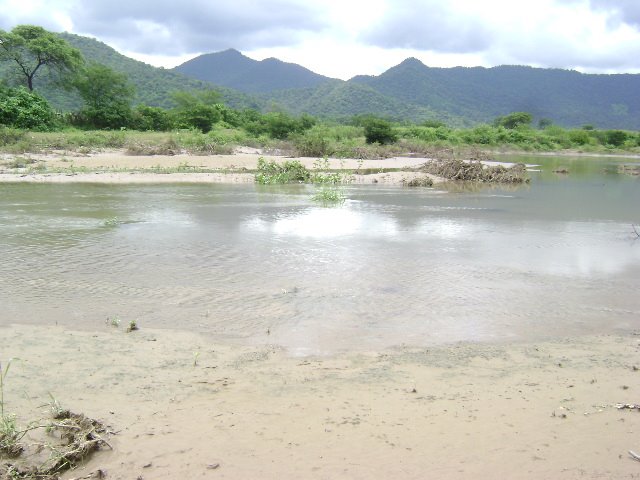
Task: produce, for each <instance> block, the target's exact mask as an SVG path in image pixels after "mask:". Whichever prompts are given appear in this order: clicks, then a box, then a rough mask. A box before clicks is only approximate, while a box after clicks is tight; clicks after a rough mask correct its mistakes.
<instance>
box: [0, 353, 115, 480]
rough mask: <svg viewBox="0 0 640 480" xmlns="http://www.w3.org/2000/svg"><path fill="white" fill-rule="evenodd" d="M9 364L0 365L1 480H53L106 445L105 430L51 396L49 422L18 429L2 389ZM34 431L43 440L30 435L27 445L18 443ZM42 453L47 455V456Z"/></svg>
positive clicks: (31, 424) (36, 423) (33, 423)
mask: <svg viewBox="0 0 640 480" xmlns="http://www.w3.org/2000/svg"><path fill="white" fill-rule="evenodd" d="M11 363H12V360H9V361H8V362H7V364H6V365H5V367H4V369H3V368H2V363H0V460H2V461H0V478H3V479H19V478H20V479H40V480H55V479H58V478H59V475H60V474H62V473H63V472H65V471H66V470H68V469H70V468H73V467H75V466H77V465H78V463H79V462H81V461H83V460H84V459H86V458H87V457H88V456H89V455H90V454H91V453H92V452H94V451H96V450H98V449H99V448H100V447H101V446H103V445H107V446H109V444H108V443H107V442H106V441H105V440H104V439H103V438H102V437H101V434H103V433H106V429H105V427H104V426H103V425H102V424H101V423H100V422H98V421H96V420H92V419H90V418H88V417H85V416H84V415H82V414H75V413H71V412H70V411H69V410H66V409H64V408H62V406H61V405H60V403H59V402H58V401H57V400H56V399H55V398H54V397H53V396H52V395H51V394H49V396H50V397H51V402H50V403H49V405H50V407H51V408H50V412H51V417H52V420H51V421H48V422H45V421H40V420H38V421H34V422H31V423H30V424H29V425H28V426H27V427H26V428H22V429H21V428H19V427H18V424H17V421H16V416H15V415H10V414H8V413H7V412H6V411H5V399H4V388H5V385H6V379H7V375H8V373H9V369H10V367H11ZM34 431H41V432H43V434H46V436H45V437H44V438H42V440H40V439H36V438H31V436H30V439H29V440H30V442H29V443H28V444H23V443H21V441H22V439H23V438H24V437H25V435H26V434H27V433H29V432H34ZM42 452H45V453H47V452H48V454H49V455H48V457H47V456H46V455H42ZM43 458H44V460H42V459H43ZM7 459H9V460H10V461H6V460H7ZM13 459H18V460H15V461H14V460H13Z"/></svg>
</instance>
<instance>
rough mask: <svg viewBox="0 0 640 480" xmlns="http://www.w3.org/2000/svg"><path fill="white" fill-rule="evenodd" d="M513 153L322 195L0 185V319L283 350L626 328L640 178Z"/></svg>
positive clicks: (606, 162) (610, 167)
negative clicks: (525, 172)
mask: <svg viewBox="0 0 640 480" xmlns="http://www.w3.org/2000/svg"><path fill="white" fill-rule="evenodd" d="M525 160H526V161H528V162H529V163H538V164H540V163H542V166H541V167H540V170H541V171H540V172H534V173H532V175H533V180H532V183H531V184H530V185H529V186H525V187H520V188H483V189H475V190H474V189H459V190H449V191H442V190H435V189H407V188H401V187H393V188H392V187H381V186H375V185H374V186H351V187H348V188H347V190H346V193H347V197H348V200H347V201H346V203H345V204H344V206H342V207H340V208H332V209H327V208H320V207H318V206H316V205H314V204H313V203H312V202H311V201H310V194H311V193H312V189H311V187H305V186H293V187H286V188H284V187H273V188H267V187H257V186H253V185H193V186H188V185H187V186H185V185H175V186H174V185H158V186H139V185H135V186H134V185H130V186H126V185H123V186H113V185H17V184H4V185H0V259H1V260H0V307H1V308H0V325H3V324H9V323H42V324H53V323H58V324H65V325H71V326H74V327H77V328H86V329H104V328H105V323H111V321H112V320H113V319H115V318H117V319H119V320H120V322H121V323H122V325H126V324H127V323H128V322H129V321H130V320H137V321H138V324H139V325H140V326H141V327H142V328H145V327H146V326H149V327H160V328H177V329H187V330H192V331H199V332H203V333H207V334H211V335H212V336H213V338H214V340H215V339H216V338H217V339H224V340H226V341H232V342H238V343H248V344H254V343H274V344H278V345H282V346H284V347H286V348H288V349H289V350H290V351H291V352H292V353H296V354H307V353H329V352H335V351H339V350H353V349H376V348H380V347H384V346H390V345H397V344H401V343H405V344H417V345H429V344H438V343H445V342H452V341H460V340H471V341H503V340H513V339H531V338H541V339H542V338H549V337H555V336H559V335H560V336H561V335H575V334H580V333H594V332H612V331H621V330H629V329H634V328H637V327H639V326H640V296H639V295H638V292H640V240H635V239H634V237H635V234H634V233H633V230H632V227H631V224H632V223H635V224H639V223H640V208H639V207H640V183H639V180H638V179H637V178H636V177H631V176H623V175H618V174H617V173H616V163H617V162H618V161H615V160H611V159H594V158H588V159H574V160H571V159H566V158H544V159H540V158H535V159H525ZM627 163H628V162H627ZM560 167H562V168H567V169H569V172H570V173H569V175H560V174H556V173H553V170H554V169H557V168H560ZM121 328H122V327H121Z"/></svg>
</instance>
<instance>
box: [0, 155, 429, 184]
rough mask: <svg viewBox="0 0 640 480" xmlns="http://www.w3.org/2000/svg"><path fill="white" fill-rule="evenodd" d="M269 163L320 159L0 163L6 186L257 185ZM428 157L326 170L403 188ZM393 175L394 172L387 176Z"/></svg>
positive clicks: (341, 163) (47, 158) (349, 163)
mask: <svg viewBox="0 0 640 480" xmlns="http://www.w3.org/2000/svg"><path fill="white" fill-rule="evenodd" d="M260 158H264V160H266V161H267V162H269V161H275V162H278V163H281V162H284V161H294V160H295V161H299V162H300V163H302V164H303V165H304V166H305V167H307V168H308V169H311V170H312V169H314V168H316V163H317V162H318V159H317V158H309V157H297V158H293V157H283V156H276V155H262V154H261V153H259V152H247V151H246V149H245V150H243V151H241V152H239V153H236V154H233V155H206V156H194V155H188V154H178V155H153V156H132V155H127V154H126V152H124V151H115V150H113V151H105V152H99V153H95V154H90V155H89V154H85V155H80V154H72V155H70V154H69V153H68V152H65V153H57V154H56V153H48V154H33V155H28V156H27V157H16V156H5V157H4V159H3V161H2V162H0V164H2V163H4V169H3V170H2V169H0V182H4V183H9V182H10V183H105V184H150V183H253V182H254V174H253V173H251V172H253V171H255V170H256V168H257V165H258V159H260ZM426 161H428V159H427V158H409V157H394V158H385V159H381V160H358V159H335V158H332V159H327V162H326V164H324V162H323V165H322V168H323V169H330V170H331V171H343V172H349V173H350V179H351V183H354V184H371V183H382V184H388V185H404V184H407V183H408V182H410V181H411V180H414V179H421V178H427V177H428V178H431V180H432V181H433V182H435V183H438V182H439V181H442V180H441V179H439V178H438V177H436V176H434V175H429V174H426V173H422V172H412V171H398V170H402V169H412V168H417V167H419V166H420V165H422V164H424V163H425V162H426ZM389 170H392V171H389Z"/></svg>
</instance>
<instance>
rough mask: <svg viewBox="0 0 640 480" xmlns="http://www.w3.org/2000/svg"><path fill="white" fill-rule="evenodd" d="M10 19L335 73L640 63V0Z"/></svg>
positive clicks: (266, 6) (153, 51) (9, 1)
mask: <svg viewBox="0 0 640 480" xmlns="http://www.w3.org/2000/svg"><path fill="white" fill-rule="evenodd" d="M0 11H2V12H3V15H2V17H1V18H0V28H4V29H8V28H11V27H13V26H14V25H16V24H19V23H35V24H39V25H43V26H44V27H45V28H49V29H51V30H56V31H62V30H67V31H72V32H73V33H78V34H86V35H90V36H94V37H96V38H98V39H100V40H102V41H104V42H105V43H108V44H109V45H111V46H114V47H115V48H116V49H118V50H120V51H122V52H125V53H126V54H128V55H131V56H133V57H134V58H137V59H143V60H144V61H146V62H148V63H152V64H155V65H163V66H167V67H171V66H175V65H177V64H179V63H181V62H182V61H184V60H186V59H187V58H190V57H193V56H195V55H198V54H201V53H207V52H213V51H218V50H223V49H226V48H231V47H232V48H237V49H239V50H241V51H243V52H245V53H247V54H248V55H249V56H252V57H253V58H257V59H261V58H265V57H269V56H275V57H278V58H280V59H282V60H284V61H290V62H295V63H299V64H301V65H304V66H306V67H308V68H311V69H312V70H314V71H317V72H318V73H322V74H324V75H328V76H334V77H340V78H349V77H351V76H353V75H355V74H378V73H380V72H382V71H384V70H386V69H387V68H389V67H391V66H393V65H395V64H397V63H399V62H400V61H402V60H403V59H404V58H406V57H409V56H413V57H416V58H418V59H420V60H421V61H422V62H423V63H425V64H427V65H432V66H455V65H466V66H474V65H481V66H492V65H499V64H525V65H533V66H541V67H558V68H575V69H579V70H582V71H589V72H640V65H638V64H637V61H636V59H637V58H640V1H638V0H520V1H518V2H514V1H512V0H484V1H482V2H479V1H477V0H450V1H447V2H443V1H442V0H369V1H365V0H325V1H321V0H308V1H305V0H270V1H255V0H235V1H233V2H211V1H208V0H183V1H182V2H163V1H157V0H154V1H151V0H139V1H136V2H132V1H130V0H109V1H107V0H92V1H91V2H81V1H80V0H53V1H52V0H49V1H47V0H29V1H24V0H22V1H18V0H0Z"/></svg>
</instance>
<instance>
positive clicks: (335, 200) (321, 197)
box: [311, 185, 347, 207]
mask: <svg viewBox="0 0 640 480" xmlns="http://www.w3.org/2000/svg"><path fill="white" fill-rule="evenodd" d="M346 199H347V197H346V196H345V194H344V192H343V190H342V189H341V188H339V187H330V186H326V185H325V186H322V187H320V189H319V190H318V191H316V193H315V194H314V195H313V196H312V197H311V200H313V201H314V202H316V203H318V204H320V205H321V206H323V207H337V206H340V205H342V204H343V203H344V202H345V200H346Z"/></svg>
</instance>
